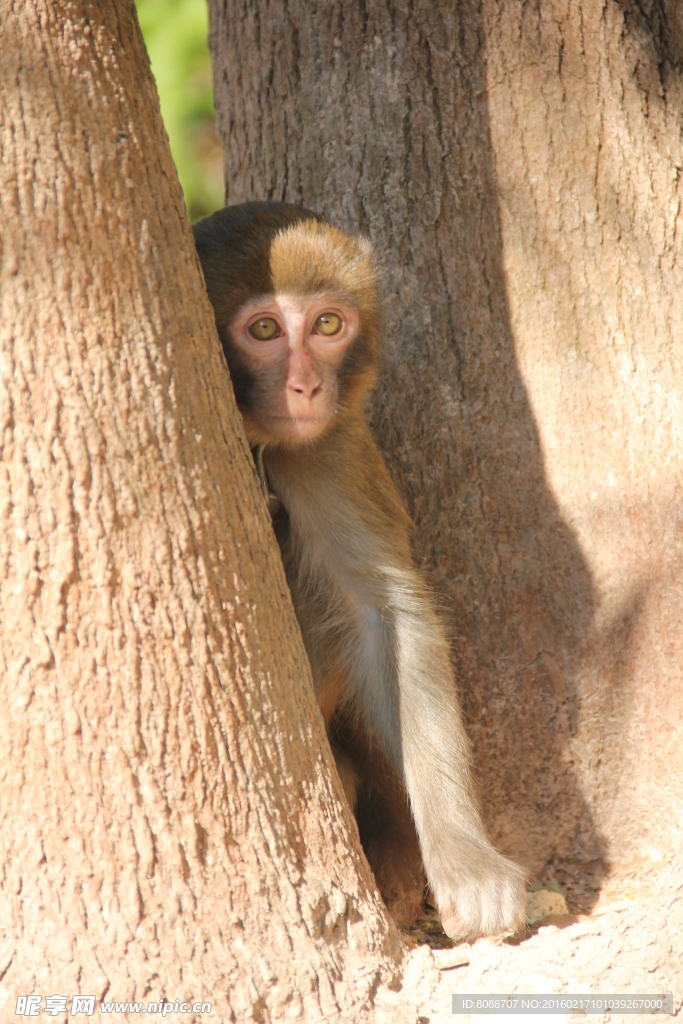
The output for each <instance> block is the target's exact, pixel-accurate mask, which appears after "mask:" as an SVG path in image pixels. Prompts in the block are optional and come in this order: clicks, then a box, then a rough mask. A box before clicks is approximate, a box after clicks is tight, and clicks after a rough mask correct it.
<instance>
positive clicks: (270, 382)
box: [194, 203, 526, 938]
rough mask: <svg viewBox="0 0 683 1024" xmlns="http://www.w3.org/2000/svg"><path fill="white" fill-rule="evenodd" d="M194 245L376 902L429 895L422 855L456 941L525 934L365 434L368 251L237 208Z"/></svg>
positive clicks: (318, 223) (402, 519)
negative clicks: (480, 809) (480, 807)
mask: <svg viewBox="0 0 683 1024" xmlns="http://www.w3.org/2000/svg"><path fill="white" fill-rule="evenodd" d="M194 236H195V242H196V245H197V251H198V253H199V258H200V260H201V264H202V267H203V271H204V278H205V280H206V286H207V289H208V294H209V298H210V300H211V303H212V305H213V308H214V312H215V317H216V325H217V327H218V333H219V336H220V339H221V342H222V344H223V349H224V351H225V355H226V358H227V362H228V366H229V369H230V373H231V376H232V382H233V385H234V389H235V396H236V399H237V404H238V406H239V409H240V411H241V413H242V416H243V418H244V426H245V430H246V434H247V438H248V441H249V444H250V445H251V447H252V450H253V452H254V454H255V456H256V458H257V462H258V465H259V467H260V475H261V479H262V482H263V483H265V485H266V486H267V493H268V495H269V497H270V504H271V510H272V512H273V521H274V527H275V531H276V534H277V538H278V541H279V544H280V548H281V551H282V557H283V561H284V565H285V571H286V574H287V580H288V583H289V586H290V589H291V593H292V599H293V602H294V607H295V609H296V614H297V617H298V620H299V623H300V626H301V632H302V634H303V639H304V643H305V645H306V650H307V652H308V657H309V659H310V663H311V669H312V671H313V680H314V683H315V690H316V695H317V699H318V703H319V706H320V709H321V711H322V714H323V718H324V720H325V725H326V727H327V730H328V735H329V737H330V741H331V743H332V747H333V750H334V752H335V756H336V758H337V766H338V769H339V775H340V778H341V780H342V784H343V785H344V788H345V791H346V794H347V796H348V798H349V802H350V804H351V806H352V807H354V808H355V810H356V814H357V819H358V823H359V831H360V834H361V839H362V840H363V842H364V846H365V850H366V853H367V854H368V858H369V860H370V863H371V866H372V867H373V869H374V871H375V874H376V877H377V880H378V884H379V886H380V890H381V891H382V893H383V895H384V896H385V898H386V899H387V901H388V905H389V908H390V910H391V909H394V908H393V907H392V903H393V904H394V906H395V907H396V908H397V910H396V913H397V916H398V917H399V918H400V917H401V915H402V914H405V913H406V907H407V902H410V900H409V896H406V893H407V892H408V890H411V888H412V891H413V892H414V891H415V890H416V889H417V891H418V893H419V898H421V896H422V867H421V862H420V852H421V861H422V863H423V864H424V870H425V872H426V877H427V882H428V885H429V888H430V890H431V893H432V896H433V899H434V901H435V903H436V906H437V908H438V910H439V912H440V914H441V920H442V924H443V927H444V929H445V931H446V932H447V934H448V935H450V936H451V937H458V938H461V937H467V938H473V937H475V936H477V935H486V934H496V933H500V932H503V931H506V930H510V929H515V928H517V927H518V926H519V925H520V924H521V923H522V922H523V920H524V912H525V906H526V886H525V879H524V874H523V872H522V870H521V869H520V868H519V867H517V865H516V864H514V863H512V862H511V861H509V860H506V858H505V857H503V856H502V855H501V854H500V853H498V852H497V851H496V850H495V849H494V848H493V846H491V844H490V842H489V841H488V839H487V837H486V834H485V831H484V827H483V824H482V821H481V818H480V816H479V812H478V810H477V806H476V803H475V799H474V796H473V793H472V788H471V783H470V778H469V770H468V764H469V747H468V742H467V738H466V735H465V731H464V728H463V724H462V719H461V714H460V709H459V704H458V698H457V693H456V689H455V684H454V679H453V672H452V669H451V664H450V652H449V645H448V642H447V639H446V636H445V633H444V629H443V626H442V625H441V622H440V621H439V616H438V615H437V613H436V611H435V607H434V603H433V601H432V598H431V597H430V595H429V592H428V589H427V587H426V585H425V582H424V580H423V578H422V576H421V574H420V573H419V571H418V570H417V569H416V568H415V566H414V564H413V560H412V556H411V549H410V530H411V524H410V521H409V519H408V516H407V514H406V512H405V511H404V509H403V506H402V504H401V502H400V500H399V498H398V495H397V494H396V491H395V489H394V486H393V484H392V482H391V479H390V477H389V473H388V471H387V468H386V466H385V464H384V462H383V460H382V457H381V456H380V454H379V452H378V450H377V448H376V446H375V444H374V442H373V440H372V438H371V436H370V433H369V430H368V427H367V425H366V422H365V416H364V406H365V403H366V399H367V397H368V394H369V392H370V390H371V389H372V387H373V385H374V383H375V379H376V375H377V343H378V329H379V328H378V299H377V287H376V273H375V268H374V262H373V254H372V250H371V247H370V244H369V242H367V241H365V240H364V239H359V238H351V237H348V236H347V235H345V234H343V233H342V232H341V231H339V230H337V229H336V228H334V227H332V226H331V225H329V224H328V223H327V222H326V221H324V220H323V219H322V218H320V217H318V216H317V215H315V214H313V213H310V212H309V211H307V210H303V209H300V208H299V207H295V206H290V205H288V204H285V203H246V204H244V205H243V206H235V207H228V208H227V209H224V210H220V211H219V212H217V213H215V214H213V215H212V216H210V217H207V218H206V219H205V220H203V221H200V222H199V223H198V224H196V225H195V226H194ZM402 783H403V784H405V790H404V789H403V785H402ZM405 791H407V794H408V800H409V807H410V811H409V810H408V802H407V801H406V797H405ZM373 801H374V804H373ZM411 813H412V819H413V821H414V826H413V824H412V822H411ZM415 833H416V834H417V839H418V840H419V848H418V846H417V842H416V840H415Z"/></svg>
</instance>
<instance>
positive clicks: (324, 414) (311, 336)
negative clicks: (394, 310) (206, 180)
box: [193, 203, 377, 448]
mask: <svg viewBox="0 0 683 1024" xmlns="http://www.w3.org/2000/svg"><path fill="white" fill-rule="evenodd" d="M193 230H194V238H195V243H196V246H197V252H198V253H199V259H200V261H201V264H202V268H203V271H204V279H205V281H206V287H207V290H208V293H209V299H210V300H211V304H212V305H213V308H214V313H215V316H216V326H217V328H218V334H219V337H220V339H221V342H222V345H223V349H224V351H225V355H226V358H227V361H228V366H229V368H230V374H231V377H232V382H233V387H234V389H235V396H236V398H237V404H238V406H239V409H240V412H241V413H242V416H243V418H244V424H245V428H246V432H247V438H248V440H249V443H250V444H251V445H252V446H253V445H256V444H275V445H283V446H286V447H288V448H293V447H297V446H299V445H302V444H307V443H309V442H311V441H314V440H315V439H316V438H319V437H321V436H322V435H323V434H325V433H327V431H329V430H330V429H333V427H334V425H335V424H336V423H339V422H341V421H342V420H343V419H344V418H345V417H347V416H350V415H353V414H358V413H359V411H360V410H362V407H363V403H364V400H365V398H366V396H367V394H368V392H369V391H370V389H371V388H372V386H373V384H374V382H375V378H376V373H377V288H376V276H375V270H374V265H373V257H372V250H371V247H370V243H369V242H366V241H365V240H364V239H358V238H351V237H349V236H348V235H345V234H343V233H342V232H341V231H338V230H337V229H336V228H333V227H332V226H331V225H330V224H328V223H327V222H326V221H324V220H323V219H322V218H321V217H318V216H317V215H316V214H314V213H311V212H310V211H309V210H304V209H302V208H301V207H298V206H291V205H289V204H288V203H245V204H244V205H242V206H229V207H227V208H226V209H224V210H219V211H218V212H217V213H214V214H212V215H211V216H210V217H207V218H206V219H205V220H202V221H199V223H197V224H195V225H194V228H193Z"/></svg>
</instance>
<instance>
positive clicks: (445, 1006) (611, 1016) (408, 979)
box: [375, 843, 683, 1024]
mask: <svg viewBox="0 0 683 1024" xmlns="http://www.w3.org/2000/svg"><path fill="white" fill-rule="evenodd" d="M603 873H604V877H602V876H603ZM547 875H548V876H550V877H546V878H544V879H542V880H540V881H542V882H545V883H546V884H550V885H551V886H553V888H556V889H557V890H560V889H561V891H562V892H563V893H564V895H565V897H566V901H567V906H568V910H569V913H568V914H567V915H562V916H557V917H551V918H547V919H546V920H544V921H541V922H540V923H539V924H538V925H536V926H534V927H532V928H527V930H526V932H525V934H524V935H522V936H515V937H511V938H507V939H500V940H479V941H478V942H476V943H474V944H472V945H468V944H466V943H461V944H459V945H456V946H453V944H452V943H450V942H449V940H448V939H446V938H445V936H443V933H441V932H440V929H439V928H438V927H437V926H436V922H430V921H429V920H428V919H426V920H425V921H424V922H422V927H421V928H420V929H415V930H414V931H413V933H412V934H411V935H410V936H407V941H408V942H409V943H410V944H411V945H413V949H412V950H411V952H410V953H409V955H408V958H407V961H406V969H405V972H404V978H403V985H402V988H401V990H400V991H397V992H392V991H386V990H381V991H380V992H378V993H377V998H376V1002H375V1006H376V1009H377V1020H378V1021H381V1022H384V1021H387V1022H388V1021H392V1022H399V1021H401V1022H403V1021H406V1022H410V1024H440V1022H445V1021H450V1022H452V1021H459V1022H460V1024H467V1022H470V1021H472V1022H474V1024H476V1022H482V1021H484V1020H493V1019H497V1020H498V1021H501V1022H502V1021H503V1020H505V1019H507V1020H510V1021H520V1020H526V1019H529V1020H531V1021H534V1022H535V1024H541V1022H543V1021H545V1020H547V1021H549V1022H550V1021H553V1022H556V1024H560V1022H561V1021H563V1020H564V1021H578V1020H582V1019H583V1020H588V1021H594V1022H602V1021H624V1022H631V1024H635V1022H637V1021H641V1020H646V1019H652V1017H651V1016H650V1017H648V1016H647V1015H645V1014H628V1015H625V1014H621V1013H617V1012H610V1013H606V1014H602V1013H601V1014H591V1015H590V1016H588V1017H586V1016H583V1015H582V1014H578V1013H567V1014H562V1013H561V1014H552V1015H551V1014H546V1013H535V1014H529V1013H528V1012H526V1013H523V1014H521V1015H520V1014H517V1015H514V1016H507V1015H501V1014H496V1015H492V1014H486V1013H485V1014H480V1013H476V1014H474V1013H473V1014H468V1013H458V1014H454V1013H453V1010H452V996H453V995H454V994H456V993H460V994H477V995H482V994H485V993H490V994H499V995H501V994H502V995H507V994H514V993H517V994H520V995H521V994H550V993H557V994H561V993H565V994H566V993H571V994H587V993H590V994H593V995H597V994H606V995H607V994H608V995H617V994H636V993H640V994H655V993H660V994H661V993H672V994H673V1010H674V1016H673V1017H671V1016H668V1015H667V1016H666V1017H665V1018H664V1019H665V1020H674V1019H679V1020H682V1019H683V1010H682V1004H683V843H682V844H681V845H680V846H679V847H678V849H677V851H676V852H675V853H674V854H673V855H672V856H667V857H665V856H662V855H661V854H658V853H657V852H655V851H653V855H652V858H649V857H648V858H645V859H642V860H640V861H638V862H635V861H634V862H631V863H629V864H622V865H618V866H615V867H613V868H612V869H611V870H607V871H606V872H605V868H604V866H602V865H601V866H599V868H598V866H596V865H590V864H588V865H577V864H574V865H572V864H569V863H564V864H557V865H552V866H551V867H550V868H549V869H548V871H547ZM598 876H600V877H601V878H602V880H601V882H600V883H598V882H597V881H596V879H597V877H598Z"/></svg>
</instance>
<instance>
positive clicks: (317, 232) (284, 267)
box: [270, 220, 377, 319]
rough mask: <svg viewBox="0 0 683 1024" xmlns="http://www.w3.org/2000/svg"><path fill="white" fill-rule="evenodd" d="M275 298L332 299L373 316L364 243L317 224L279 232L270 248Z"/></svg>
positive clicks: (373, 285)
mask: <svg viewBox="0 0 683 1024" xmlns="http://www.w3.org/2000/svg"><path fill="white" fill-rule="evenodd" d="M270 275H271V280H272V286H273V292H274V294H276V295H302V296H303V295H311V296H314V295H330V296H332V295H335V296H338V297H339V298H340V299H347V300H350V301H351V302H353V304H354V305H356V306H357V307H358V308H359V310H362V311H363V312H364V313H365V315H366V316H368V317H369V318H371V319H375V317H376V315H377V274H376V270H375V263H374V258H373V251H372V246H371V244H370V242H369V241H368V240H367V239H365V238H353V237H350V236H349V235H345V234H344V232H343V231H339V229H338V228H335V227H332V225H331V224H327V223H325V222H324V221H321V220H303V221H300V222H299V223H298V224H291V225H288V226H286V227H283V228H281V230H280V231H278V233H277V234H276V235H275V237H274V238H273V240H272V242H271V246H270Z"/></svg>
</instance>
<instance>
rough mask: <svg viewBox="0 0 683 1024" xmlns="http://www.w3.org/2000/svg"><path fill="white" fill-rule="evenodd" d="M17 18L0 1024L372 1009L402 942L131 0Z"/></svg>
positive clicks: (6, 59)
mask: <svg viewBox="0 0 683 1024" xmlns="http://www.w3.org/2000/svg"><path fill="white" fill-rule="evenodd" d="M0 39H1V40H2V61H1V63H0V75H1V79H0V153H1V161H0V204H1V205H0V210H1V218H2V250H1V254H0V256H1V273H2V277H1V280H2V290H1V300H0V301H1V304H2V305H1V308H2V318H1V327H0V331H1V333H0V358H1V363H0V451H1V455H2V459H1V462H0V675H1V685H0V843H1V845H2V855H1V859H0V863H2V865H3V868H2V874H0V1016H1V1017H2V1019H3V1020H5V1019H9V1018H10V1017H11V1016H12V1017H13V1015H14V1012H15V1005H16V1000H17V997H18V996H20V995H22V994H23V995H26V994H32V993H38V994H42V996H43V997H44V996H47V995H51V994H53V993H55V992H59V993H62V994H64V993H67V994H68V995H69V996H72V995H74V994H76V993H81V994H94V995H96V996H97V997H98V998H107V999H109V1000H119V1001H124V1000H134V999H141V1000H144V1001H147V1000H158V999H159V998H166V999H168V1000H172V1001H175V999H176V998H180V999H189V1000H190V1001H194V1000H200V1001H208V1002H210V1003H211V1005H212V1015H213V1016H212V1019H217V1020H220V1021H228V1020H235V1019H240V1020H241V1019H254V1020H260V1021H266V1020H282V1019H284V1018H285V1017H287V1018H289V1017H303V1018H305V1019H316V1020H319V1019H323V1018H324V1019H326V1020H335V1019H337V1017H338V1016H339V1015H344V1019H348V1018H349V1014H350V1013H351V1012H353V1013H355V1014H356V1016H357V1018H358V1019H360V1018H362V1016H363V1012H362V1010H361V1009H359V1008H362V1007H363V1006H365V1005H366V1004H367V1005H369V1004H370V1003H371V1002H372V998H373V993H374V991H375V990H376V988H377V986H378V985H379V984H380V983H381V982H382V981H383V980H391V979H393V978H394V977H395V974H396V964H397V961H398V958H399V955H400V944H399V941H398V936H397V933H396V931H395V928H394V927H393V924H392V923H391V922H390V921H389V920H388V918H387V915H386V911H385V909H384V907H383V905H382V903H381V900H380V898H379V895H378V893H377V891H376V889H375V886H374V882H373V879H372V876H371V874H370V872H369V869H368V867H367V864H366V862H365V860H364V858H363V855H362V852H361V850H360V846H359V842H358V836H357V832H356V830H355V825H354V824H353V822H352V819H351V818H350V815H349V812H348V809H347V808H346V807H345V805H344V804H343V800H342V789H341V785H340V783H339V780H338V778H337V776H336V773H335V772H334V771H333V770H332V766H333V762H332V759H331V755H330V753H329V748H328V747H327V745H326V743H325V742H324V730H323V726H322V720H321V718H320V715H319V713H318V711H317V707H316V705H315V700H314V697H313V694H312V686H311V681H310V670H309V667H308V663H307V661H306V656H305V652H304V649H303V645H302V641H301V636H300V633H299V630H298V626H297V624H296V620H295V618H294V614H293V610H292V607H291V603H290V600H289V595H288V592H287V588H286V583H285V579H284V574H283V570H282V565H281V562H280V557H279V552H278V550H277V546H276V544H275V540H274V537H273V533H272V529H271V524H270V520H269V517H268V514H267V511H266V507H265V502H264V500H263V497H262V495H261V493H260V491H259V486H258V483H257V480H256V477H255V474H254V470H253V466H252V464H251V460H250V455H249V451H248V448H247V446H246V442H245V440H244V437H243V433H242V426H241V421H240V417H239V414H238V413H237V412H236V408H235V405H234V400H233V397H232V393H231V389H230V386H229V382H228V375H227V369H226V366H225V361H224V358H223V355H222V352H221V350H220V346H219V343H218V338H217V336H216V331H215V326H214V323H213V316H212V312H211V309H210V306H209V304H208V300H207V298H206V294H205V290H204V287H203V282H202V280H201V273H200V270H199V264H198V261H197V258H196V254H195V251H194V246H193V242H192V236H191V232H190V229H189V224H188V220H187V216H186V213H185V208H184V204H183V201H182V195H181V191H180V187H179V185H178V180H177V176H176V174H175V170H174V168H173V164H172V161H171V157H170V154H169V150H168V144H167V140H166V139H165V136H164V132H163V127H162V124H161V119H160V115H159V108H158V100H157V97H156V92H155V90H154V86H153V82H152V78H151V74H150V71H149V63H148V61H147V58H146V55H145V51H144V46H143V43H142V39H141V36H140V33H139V29H138V25H137V20H136V17H135V12H134V7H133V5H132V3H130V2H126V0H84V2H83V3H79V4H73V3H71V2H67V0H34V2H31V3H28V2H18V0H16V2H10V0H5V2H3V3H2V5H1V7H0ZM41 1015H42V1014H41ZM59 1019H62V1018H61V1017H60V1018H59ZM135 1019H137V1016H136V1018H135ZM184 1019H187V1020H199V1019H206V1018H205V1017H204V1018H202V1015H201V1014H188V1015H186V1016H185V1017H184Z"/></svg>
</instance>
